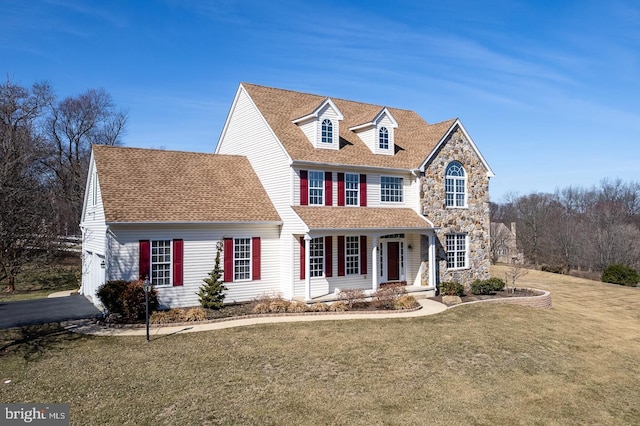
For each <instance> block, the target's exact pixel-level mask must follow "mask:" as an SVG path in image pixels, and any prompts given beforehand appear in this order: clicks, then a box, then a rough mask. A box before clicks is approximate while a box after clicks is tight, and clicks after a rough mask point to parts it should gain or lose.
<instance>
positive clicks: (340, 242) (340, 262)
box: [338, 235, 346, 277]
mask: <svg viewBox="0 0 640 426" xmlns="http://www.w3.org/2000/svg"><path fill="white" fill-rule="evenodd" d="M345 261H346V258H345V255H344V235H338V276H339V277H344V265H345Z"/></svg>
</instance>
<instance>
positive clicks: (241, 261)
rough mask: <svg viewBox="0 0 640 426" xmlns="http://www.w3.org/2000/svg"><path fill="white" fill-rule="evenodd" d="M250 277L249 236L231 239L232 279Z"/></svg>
mask: <svg viewBox="0 0 640 426" xmlns="http://www.w3.org/2000/svg"><path fill="white" fill-rule="evenodd" d="M250 279H251V238H234V240H233V280H234V281H242V280H250Z"/></svg>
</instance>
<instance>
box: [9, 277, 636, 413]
mask: <svg viewBox="0 0 640 426" xmlns="http://www.w3.org/2000/svg"><path fill="white" fill-rule="evenodd" d="M503 274H504V272H503V269H501V267H497V268H496V269H495V270H494V275H495V276H498V277H500V276H502V275H503ZM518 285H521V286H531V287H537V288H543V289H548V290H551V291H552V297H553V303H554V307H553V308H552V309H549V310H536V309H532V308H524V307H518V306H508V305H502V306H501V305H495V304H487V305H482V304H474V305H468V306H461V307H457V308H455V309H451V310H449V311H447V312H445V313H442V314H438V315H434V316H430V317H422V318H415V319H391V320H351V321H326V322H315V323H289V324H274V325H260V326H251V327H244V328H236V329H226V330H220V331H215V332H203V333H192V334H183V335H170V336H163V337H158V338H155V339H154V340H152V342H151V343H145V341H144V338H140V337H120V338H115V337H108V338H106V337H100V338H99V337H93V336H82V335H75V334H71V333H67V332H65V331H63V330H61V329H60V328H59V327H57V326H56V325H49V326H45V327H29V328H23V329H12V330H6V331H2V332H0V348H2V350H1V352H0V358H1V359H0V378H10V379H12V382H11V383H10V384H2V383H1V382H0V401H3V402H49V403H55V402H60V403H69V404H70V405H71V422H72V424H120V425H145V424H166V425H174V424H194V425H200V424H260V425H263V424H274V425H275V424H277V425H280V424H303V425H304V424H308V425H319V424H327V425H328V424H331V425H334V424H349V425H351V424H362V425H364V424H366V425H370V424H399V425H408V424H409V425H410V424H419V425H424V424H436V425H437V424H443V425H445V424H446V425H450V424H454V425H455V424H460V425H469V424H478V425H480V424H485V425H500V424H508V425H512V424H522V425H531V424H562V425H571V424H621V425H622V424H625V425H627V424H639V423H640V406H639V405H638V397H639V396H640V391H639V388H638V384H639V383H640V362H639V360H640V290H638V289H633V288H625V287H620V286H616V285H607V284H602V283H596V282H592V281H587V280H582V279H578V278H574V277H567V276H562V275H555V274H548V273H542V272H531V273H529V274H528V275H527V276H525V277H523V278H522V279H521V280H520V281H519V282H518Z"/></svg>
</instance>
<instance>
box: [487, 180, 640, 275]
mask: <svg viewBox="0 0 640 426" xmlns="http://www.w3.org/2000/svg"><path fill="white" fill-rule="evenodd" d="M490 215H491V221H492V222H502V223H505V224H506V225H507V226H509V224H510V223H512V222H515V223H516V229H517V232H516V235H517V244H518V248H519V249H520V250H522V251H523V253H524V256H525V258H526V260H527V261H529V262H531V263H533V264H535V265H538V266H541V265H546V266H548V267H549V268H551V269H553V270H557V271H558V272H560V271H563V272H568V271H570V270H587V271H598V272H601V271H603V270H604V269H605V268H606V267H607V266H609V265H611V264H623V265H628V266H631V267H632V268H634V269H636V270H638V269H640V244H638V241H640V183H636V182H624V181H622V180H620V179H615V180H610V179H606V180H603V181H601V182H600V184H599V185H597V186H594V187H591V188H581V187H573V186H570V187H568V188H564V189H558V190H556V191H555V192H554V193H532V194H528V195H521V196H520V195H517V194H509V195H507V196H506V197H505V201H504V202H502V203H491V204H490Z"/></svg>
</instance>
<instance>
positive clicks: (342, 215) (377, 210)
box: [292, 206, 433, 230]
mask: <svg viewBox="0 0 640 426" xmlns="http://www.w3.org/2000/svg"><path fill="white" fill-rule="evenodd" d="M292 208H293V210H294V211H295V212H296V214H297V215H298V216H300V219H302V221H303V222H304V223H305V224H306V225H307V226H308V227H309V229H310V230H330V229H336V230H338V229H344V230H377V229H384V230H391V229H397V230H408V229H416V230H418V229H432V228H433V225H432V224H431V223H429V221H428V220H427V219H425V218H424V217H422V216H420V215H419V214H418V213H416V212H415V210H413V209H409V208H385V207H324V206H293V207H292Z"/></svg>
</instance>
